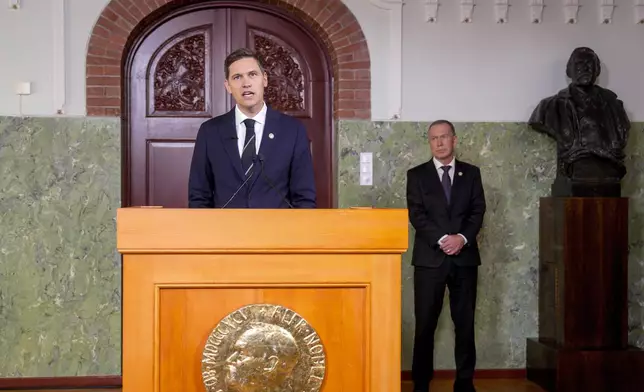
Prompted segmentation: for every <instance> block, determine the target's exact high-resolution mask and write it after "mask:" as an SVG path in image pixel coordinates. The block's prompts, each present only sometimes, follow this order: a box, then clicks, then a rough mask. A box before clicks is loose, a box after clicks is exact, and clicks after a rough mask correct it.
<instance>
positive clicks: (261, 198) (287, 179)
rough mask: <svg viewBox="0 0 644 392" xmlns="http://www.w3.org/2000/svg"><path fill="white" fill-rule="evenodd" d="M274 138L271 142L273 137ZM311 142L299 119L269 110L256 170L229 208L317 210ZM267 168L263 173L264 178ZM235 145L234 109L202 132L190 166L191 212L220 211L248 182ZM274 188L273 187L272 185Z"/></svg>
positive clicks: (203, 126) (213, 119)
mask: <svg viewBox="0 0 644 392" xmlns="http://www.w3.org/2000/svg"><path fill="white" fill-rule="evenodd" d="M270 134H273V136H274V137H273V138H270V137H269V135H270ZM309 145H310V144H309V138H308V136H307V133H306V129H305V128H304V125H303V124H302V123H301V122H300V121H299V120H297V119H295V118H293V117H291V116H288V115H285V114H282V113H280V112H278V111H275V110H273V109H271V108H270V107H268V108H267V111H266V123H265V125H264V132H263V136H262V141H261V144H260V148H259V153H258V155H257V157H258V158H259V157H261V161H263V165H262V164H261V163H262V162H260V159H258V160H256V161H255V163H254V166H253V167H254V168H255V170H254V172H253V176H252V178H251V179H250V180H249V181H248V183H247V184H246V185H245V186H244V187H243V188H242V189H241V191H239V193H237V195H235V197H234V198H233V199H232V201H231V202H230V203H229V204H228V206H226V208H288V207H289V206H288V204H287V203H286V202H285V201H284V198H286V199H288V200H289V202H290V203H291V204H292V205H293V207H295V208H315V206H316V196H315V179H314V175H313V163H312V160H311V150H310V149H309ZM262 166H263V174H260V173H261V171H262ZM244 179H245V177H244V172H243V171H242V164H241V158H240V156H239V150H238V147H237V128H236V125H235V110H234V109H233V110H231V111H229V112H228V113H226V114H223V115H221V116H218V117H214V118H212V119H210V120H208V121H206V122H204V123H203V124H202V125H201V127H200V128H199V132H198V134H197V140H196V142H195V148H194V152H193V156H192V163H191V166H190V179H189V184H188V187H189V191H188V205H189V207H190V208H221V207H222V206H224V204H225V203H226V202H227V201H228V200H229V199H230V198H231V197H232V196H233V194H234V193H235V191H236V190H237V189H238V188H239V187H240V186H241V185H242V184H243V182H244ZM271 184H272V185H273V186H274V187H275V189H274V188H273V187H272V186H271Z"/></svg>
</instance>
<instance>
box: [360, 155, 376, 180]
mask: <svg viewBox="0 0 644 392" xmlns="http://www.w3.org/2000/svg"><path fill="white" fill-rule="evenodd" d="M360 185H364V186H371V185H373V153H372V152H361V153H360Z"/></svg>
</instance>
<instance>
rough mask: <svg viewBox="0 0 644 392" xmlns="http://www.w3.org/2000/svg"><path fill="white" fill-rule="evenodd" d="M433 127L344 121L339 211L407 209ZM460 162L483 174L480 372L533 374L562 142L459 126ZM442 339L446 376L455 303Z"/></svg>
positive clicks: (409, 285) (637, 254)
mask: <svg viewBox="0 0 644 392" xmlns="http://www.w3.org/2000/svg"><path fill="white" fill-rule="evenodd" d="M428 125H429V124H428V123H409V122H392V123H381V122H375V123H374V122H367V121H341V122H339V123H338V132H339V135H338V139H339V141H338V143H339V146H338V155H339V165H338V166H339V170H338V173H339V178H338V181H339V193H340V206H341V207H350V206H365V205H371V206H375V207H380V208H387V207H395V208H405V207H406V202H405V186H406V171H407V169H409V168H411V167H413V166H416V165H418V164H420V163H423V162H425V161H427V160H428V159H429V158H430V151H429V146H428V144H427V139H426V130H427V127H428ZM455 125H456V127H457V130H456V132H457V135H458V137H459V144H458V146H457V154H458V157H459V158H460V159H462V160H465V161H468V162H470V163H473V164H475V165H477V166H479V167H480V168H481V174H482V177H483V184H484V188H485V195H486V200H487V206H488V208H487V213H486V216H485V221H484V227H483V230H482V232H481V234H480V246H481V256H482V259H483V265H482V266H481V267H480V275H479V276H480V277H479V290H478V302H477V313H476V336H477V351H478V362H477V367H479V368H488V369H489V368H521V367H524V366H525V344H526V343H525V339H526V337H534V336H537V333H538V331H537V316H538V264H539V252H538V238H539V231H538V230H539V220H538V218H539V213H538V212H539V198H540V197H542V196H547V195H548V194H549V191H550V185H551V183H552V180H553V179H554V176H555V166H554V159H555V144H554V142H553V141H551V140H550V139H548V138H546V137H545V136H543V135H541V134H538V133H536V132H534V131H532V130H531V129H530V128H529V127H527V126H526V125H525V124H514V123H473V124H472V123H469V124H455ZM642 128H643V126H642V124H635V127H634V129H633V132H632V136H631V139H630V144H629V146H628V153H629V160H628V170H629V173H628V176H627V177H626V178H625V179H624V196H629V197H631V204H630V208H631V211H630V216H631V221H630V227H629V229H630V246H631V249H630V252H631V253H630V260H629V264H630V286H629V301H630V314H629V325H630V328H631V333H630V341H631V343H633V344H636V345H638V346H640V347H644V329H643V324H644V225H643V221H644V220H643V219H642V216H643V215H642V214H643V213H644V177H643V176H644V174H642V173H644V170H643V169H644V157H643V156H642V155H643V154H644V145H643V143H644V137H643V135H642ZM360 152H373V156H374V168H373V170H374V175H373V186H360V185H359V181H358V179H359V177H358V174H359V173H358V167H359V165H358V160H359V153H360ZM410 230H411V231H410V244H409V247H410V250H409V251H408V252H407V253H406V254H405V255H404V258H403V267H402V269H403V270H402V273H403V285H402V290H403V306H402V309H403V310H402V319H403V326H402V333H403V337H402V347H403V358H402V366H403V369H410V368H411V352H412V347H413V334H414V315H413V280H412V277H413V268H412V267H411V265H410V263H411V260H410V257H411V249H412V246H413V243H412V241H413V228H411V226H410ZM444 306H445V307H444V310H443V313H442V315H441V319H440V321H439V326H438V330H437V332H436V347H435V350H436V351H435V352H436V354H435V357H436V360H435V361H436V366H437V368H454V356H453V347H454V345H453V341H454V336H453V327H452V324H451V319H450V314H449V307H448V306H449V302H448V299H447V298H446V300H445V305H444Z"/></svg>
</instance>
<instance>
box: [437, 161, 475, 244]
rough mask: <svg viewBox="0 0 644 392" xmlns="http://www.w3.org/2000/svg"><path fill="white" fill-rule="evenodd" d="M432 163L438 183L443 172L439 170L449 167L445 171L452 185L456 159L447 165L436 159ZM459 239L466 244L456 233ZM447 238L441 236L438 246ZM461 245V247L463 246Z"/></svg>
mask: <svg viewBox="0 0 644 392" xmlns="http://www.w3.org/2000/svg"><path fill="white" fill-rule="evenodd" d="M432 161H433V162H434V166H436V171H437V172H438V181H441V182H442V181H443V172H444V170H443V169H441V167H443V166H449V167H450V168H449V170H448V171H447V174H448V175H449V180H450V183H451V184H454V173H456V158H452V161H451V162H450V163H448V164H447V165H445V164H443V163H441V162H440V161H439V160H438V159H436V158H432ZM458 235H460V236H461V237H463V240H464V241H465V244H467V238H465V236H464V235H463V234H461V233H458ZM445 237H447V234H445V235H444V236H442V237H441V238H440V239H439V240H438V243H439V244H440V243H441V241H443V239H444V238H445ZM465 244H463V245H465Z"/></svg>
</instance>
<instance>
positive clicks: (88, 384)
mask: <svg viewBox="0 0 644 392" xmlns="http://www.w3.org/2000/svg"><path fill="white" fill-rule="evenodd" d="M454 375H455V371H454V370H436V371H435V372H434V378H436V379H451V378H454ZM474 377H475V378H526V370H525V369H476V373H475V374H474ZM401 379H402V380H403V381H410V380H411V372H410V371H409V370H403V372H402V374H401ZM122 385H123V384H122V381H121V376H85V377H20V378H0V390H6V389H43V388H49V389H61V388H67V389H75V388H93V389H107V388H121V386H122Z"/></svg>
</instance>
